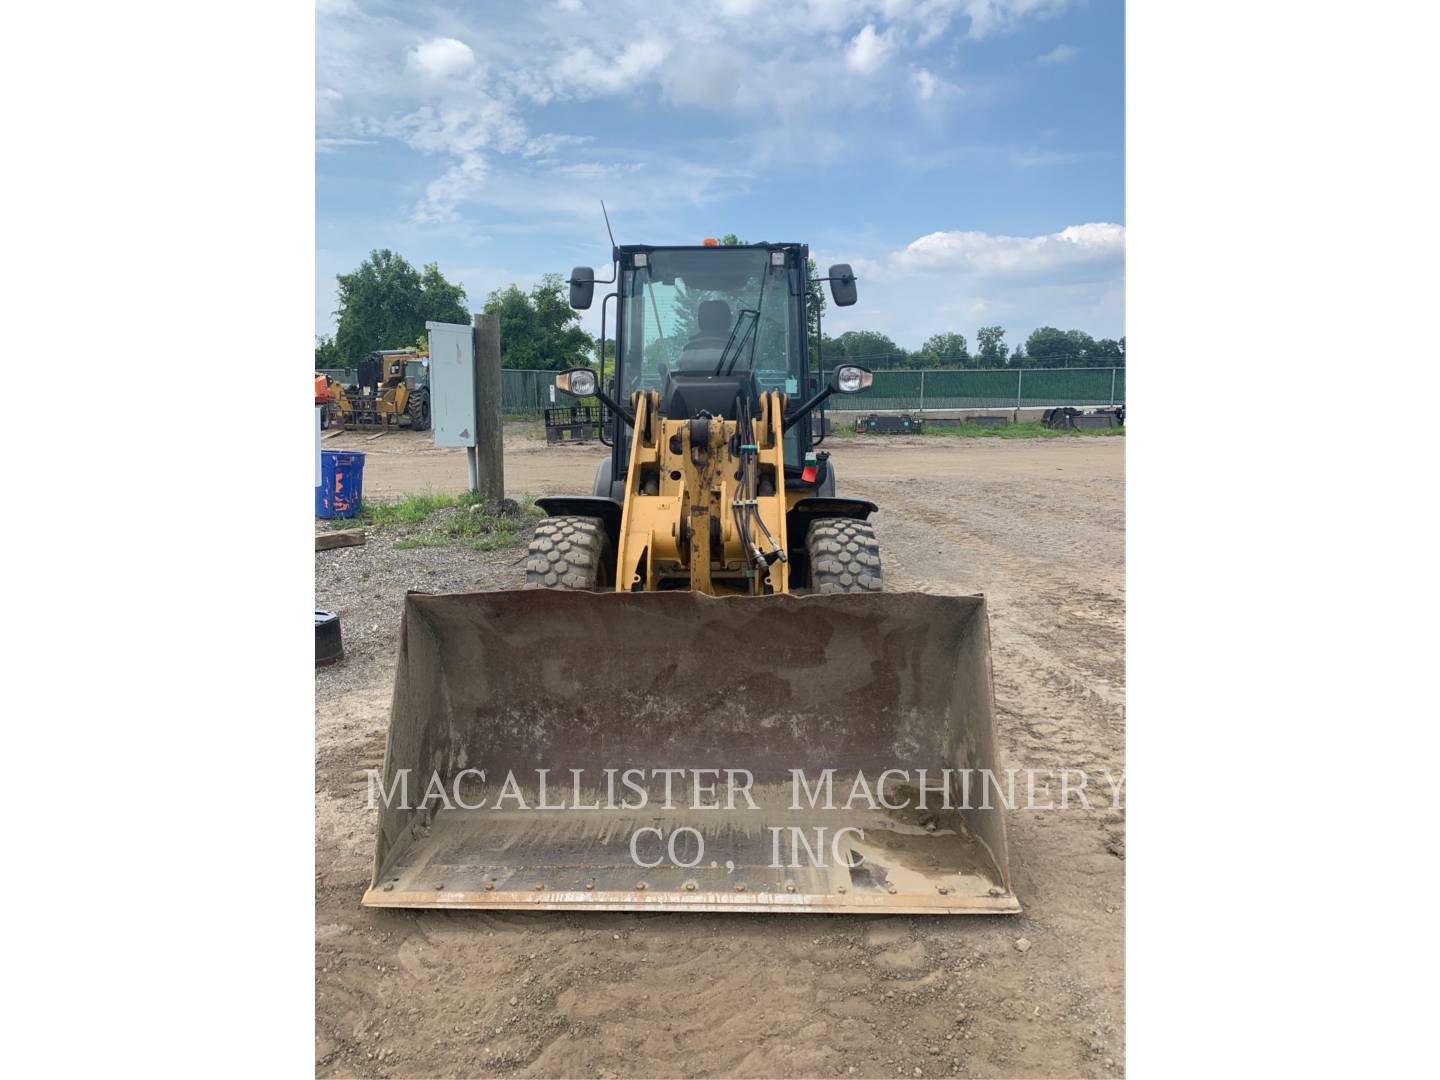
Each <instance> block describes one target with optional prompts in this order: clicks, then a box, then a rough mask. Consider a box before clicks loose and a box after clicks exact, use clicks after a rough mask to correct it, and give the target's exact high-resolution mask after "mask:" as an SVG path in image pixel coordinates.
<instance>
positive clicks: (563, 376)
mask: <svg viewBox="0 0 1440 1080" xmlns="http://www.w3.org/2000/svg"><path fill="white" fill-rule="evenodd" d="M571 288H572V289H573V288H574V286H573V285H572V286H571ZM596 385H597V384H596V379H595V372H594V371H593V370H592V369H590V368H588V367H577V368H571V369H570V370H569V371H562V372H561V373H560V374H559V375H556V376H555V389H556V390H559V391H560V392H561V393H564V394H572V395H574V396H575V397H591V396H593V395H594V393H595V388H596Z"/></svg>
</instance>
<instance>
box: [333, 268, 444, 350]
mask: <svg viewBox="0 0 1440 1080" xmlns="http://www.w3.org/2000/svg"><path fill="white" fill-rule="evenodd" d="M335 280H336V283H337V285H338V289H337V296H338V300H339V305H340V306H339V308H338V309H337V310H336V312H335V317H336V320H337V326H336V329H335V338H334V347H335V359H336V360H337V361H338V363H336V364H331V365H327V366H331V367H354V366H355V365H356V364H357V363H358V362H359V361H360V359H361V358H362V357H364V356H365V355H366V354H367V353H371V352H374V351H376V350H377V349H398V348H405V347H408V346H410V345H413V344H414V343H415V342H416V341H418V340H419V339H420V335H421V334H423V333H424V332H425V323H426V320H434V321H436V322H452V323H468V322H469V321H470V312H469V311H467V310H466V307H465V288H464V286H462V285H455V284H452V283H451V282H449V281H447V280H445V276H444V275H443V274H441V273H440V268H439V266H438V265H437V264H435V263H427V264H426V265H425V267H424V270H423V272H420V273H417V272H416V270H415V268H414V267H413V266H411V265H410V264H409V263H408V262H407V261H406V260H405V259H404V257H402V256H400V255H397V254H395V252H393V251H391V250H389V249H388V248H382V249H380V250H377V251H372V252H370V255H369V257H368V258H367V259H366V260H365V261H364V262H362V263H361V264H360V265H359V266H358V267H356V269H355V270H354V271H352V272H351V273H349V274H337V275H336V277H335Z"/></svg>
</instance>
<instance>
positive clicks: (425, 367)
mask: <svg viewBox="0 0 1440 1080" xmlns="http://www.w3.org/2000/svg"><path fill="white" fill-rule="evenodd" d="M429 364H430V354H429V353H422V352H420V351H419V350H418V349H383V350H381V351H379V352H373V353H371V354H370V355H369V356H367V357H365V359H363V360H361V361H360V363H359V365H358V367H357V369H356V372H355V383H354V385H352V386H348V387H345V388H343V389H342V391H341V394H340V398H339V401H338V405H339V412H340V420H341V423H342V424H343V425H344V427H345V429H346V430H347V431H358V430H363V429H370V428H381V429H384V428H391V427H393V428H398V427H400V424H401V421H402V420H403V421H405V422H406V423H407V424H408V425H409V426H410V427H411V428H412V429H414V430H415V431H429V430H430V368H429Z"/></svg>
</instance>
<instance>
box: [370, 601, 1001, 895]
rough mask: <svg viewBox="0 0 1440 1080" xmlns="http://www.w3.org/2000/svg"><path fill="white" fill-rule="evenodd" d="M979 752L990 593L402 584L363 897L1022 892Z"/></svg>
mask: <svg viewBox="0 0 1440 1080" xmlns="http://www.w3.org/2000/svg"><path fill="white" fill-rule="evenodd" d="M986 770H988V771H989V772H990V773H991V774H992V775H993V774H999V773H1000V772H1001V766H1000V763H999V761H998V760H997V750H996V745H995V733H994V729H993V702H992V687H991V677H990V642H989V627H988V623H987V619H986V613H985V601H984V598H983V597H979V596H929V595H922V594H883V593H882V594H876V595H835V596H831V595H825V596H804V597H797V596H769V597H727V598H715V597H710V596H705V595H703V594H700V593H689V592H662V593H610V594H599V593H584V592H564V591H557V590H548V589H540V590H528V591H523V592H521V591H515V592H490V593H471V594H463V595H430V594H424V593H410V594H409V595H408V596H407V597H406V600H405V613H404V618H403V621H402V624H401V633H400V657H399V668H398V671H397V674H396V680H395V698H394V705H393V711H392V714H391V718H390V735H389V744H388V747H387V750H386V759H385V768H384V776H383V781H382V782H381V783H379V784H372V792H373V797H374V799H375V801H376V802H377V804H379V806H380V819H379V835H378V838H377V843H376V848H375V869H374V874H373V877H372V881H371V885H370V888H369V889H368V890H367V891H366V893H365V897H364V901H363V902H364V903H365V904H366V905H369V906H372V907H407V908H419V907H425V908H431V907H435V908H491V909H520V910H530V911H534V910H547V909H550V910H555V909H569V910H585V909H599V910H609V911H690V910H698V911H735V912H787V911H788V912H799V911H819V912H837V913H838V912H871V913H881V912H908V913H912V914H967V913H982V914H983V913H1005V912H1016V911H1018V910H1019V904H1018V902H1017V900H1016V898H1015V895H1014V893H1013V892H1012V891H1011V887H1010V875H1009V867H1008V862H1007V857H1006V846H1005V823H1004V820H1003V818H1002V817H1001V810H1000V809H999V808H998V807H999V805H1000V802H999V800H998V799H996V798H995V797H994V791H993V790H992V788H991V787H990V786H987V782H986V781H985V780H984V778H983V773H984V771H986ZM991 783H993V781H991Z"/></svg>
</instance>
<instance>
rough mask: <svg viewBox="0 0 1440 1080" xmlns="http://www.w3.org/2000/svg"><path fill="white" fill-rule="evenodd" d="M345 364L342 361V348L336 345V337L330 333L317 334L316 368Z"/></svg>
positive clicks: (342, 365) (336, 366) (335, 366)
mask: <svg viewBox="0 0 1440 1080" xmlns="http://www.w3.org/2000/svg"><path fill="white" fill-rule="evenodd" d="M344 366H345V365H344V364H342V363H341V362H340V350H339V349H337V348H336V347H335V339H334V338H333V337H331V336H330V335H329V334H317V335H316V336H315V370H316V371H319V370H320V369H321V368H338V367H344Z"/></svg>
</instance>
